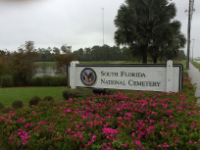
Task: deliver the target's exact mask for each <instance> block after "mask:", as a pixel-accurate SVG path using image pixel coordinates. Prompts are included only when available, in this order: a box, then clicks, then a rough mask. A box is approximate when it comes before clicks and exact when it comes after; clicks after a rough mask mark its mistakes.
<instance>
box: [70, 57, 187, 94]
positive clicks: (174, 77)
mask: <svg viewBox="0 0 200 150" xmlns="http://www.w3.org/2000/svg"><path fill="white" fill-rule="evenodd" d="M68 70H69V78H68V80H69V81H70V82H69V86H70V87H71V88H72V89H75V88H81V87H91V88H111V89H127V90H143V91H150V90H151V91H166V92H170V91H171V92H178V91H179V90H180V89H182V83H183V66H182V65H181V64H173V62H172V61H171V60H169V61H167V64H107V65H105V64H87V65H86V64H79V62H77V61H73V62H71V64H70V66H69V69H68Z"/></svg>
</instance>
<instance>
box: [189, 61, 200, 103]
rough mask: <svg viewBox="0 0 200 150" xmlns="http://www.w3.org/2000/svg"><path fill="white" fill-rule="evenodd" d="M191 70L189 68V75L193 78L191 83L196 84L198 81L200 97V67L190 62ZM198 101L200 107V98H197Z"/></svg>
mask: <svg viewBox="0 0 200 150" xmlns="http://www.w3.org/2000/svg"><path fill="white" fill-rule="evenodd" d="M189 68H190V69H189V70H188V76H189V78H191V83H192V84H195V83H196V87H197V89H196V93H195V96H196V97H200V72H199V69H197V68H195V67H194V66H193V65H192V63H191V62H190V64H189ZM197 103H198V104H199V107H200V98H199V99H198V100H197Z"/></svg>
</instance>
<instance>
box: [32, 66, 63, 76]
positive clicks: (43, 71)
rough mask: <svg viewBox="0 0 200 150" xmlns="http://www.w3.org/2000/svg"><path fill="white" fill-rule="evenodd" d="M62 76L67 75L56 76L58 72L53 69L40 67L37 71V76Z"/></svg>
mask: <svg viewBox="0 0 200 150" xmlns="http://www.w3.org/2000/svg"><path fill="white" fill-rule="evenodd" d="M61 74H66V73H60V74H56V70H55V69H54V68H53V67H39V68H37V69H36V74H35V76H43V75H50V76H55V75H61Z"/></svg>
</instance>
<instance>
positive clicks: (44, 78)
mask: <svg viewBox="0 0 200 150" xmlns="http://www.w3.org/2000/svg"><path fill="white" fill-rule="evenodd" d="M50 80H51V76H48V75H44V76H42V77H41V85H42V86H49V82H50Z"/></svg>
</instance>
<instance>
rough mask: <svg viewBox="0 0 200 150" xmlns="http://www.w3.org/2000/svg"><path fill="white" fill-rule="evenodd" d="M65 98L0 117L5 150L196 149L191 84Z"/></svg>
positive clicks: (198, 139) (198, 123)
mask: <svg viewBox="0 0 200 150" xmlns="http://www.w3.org/2000/svg"><path fill="white" fill-rule="evenodd" d="M184 87H185V88H184V89H183V90H181V91H180V92H178V93H166V92H151V91H150V92H140V93H136V94H129V93H126V94H124V93H120V92H119V93H116V94H113V95H93V96H90V97H79V98H77V99H76V98H74V99H72V98H69V99H68V100H67V101H64V100H62V101H60V102H59V103H55V102H54V103H53V102H49V103H48V105H47V106H41V105H40V106H33V107H31V108H30V107H25V108H22V109H18V110H16V111H9V113H5V114H3V115H1V116H0V130H1V132H0V139H1V143H2V145H1V146H2V147H3V148H5V149H6V150H11V149H27V150H36V149H42V150H43V149H44V150H47V149H49V150H53V149H58V150H61V149H63V150H77V149H85V150H86V149H88V150H90V149H91V150H92V149H94V150H98V149H99V150H103V149H107V150H114V149H117V150H118V149H132V150H150V149H151V150H176V149H178V150H189V149H191V150H199V149H200V114H199V107H198V106H197V103H196V98H195V96H194V92H195V88H194V87H193V86H192V85H191V84H190V83H189V79H188V78H185V79H184Z"/></svg>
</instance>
